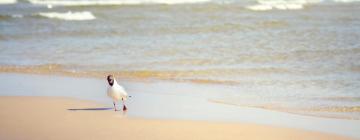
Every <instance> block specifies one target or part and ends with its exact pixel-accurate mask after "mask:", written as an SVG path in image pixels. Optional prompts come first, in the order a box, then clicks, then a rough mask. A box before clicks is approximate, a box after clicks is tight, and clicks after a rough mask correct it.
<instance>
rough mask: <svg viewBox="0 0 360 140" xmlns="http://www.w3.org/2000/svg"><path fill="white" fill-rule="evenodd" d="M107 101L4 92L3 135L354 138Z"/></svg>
mask: <svg viewBox="0 0 360 140" xmlns="http://www.w3.org/2000/svg"><path fill="white" fill-rule="evenodd" d="M104 107H106V106H104V105H101V104H97V103H93V102H89V101H84V100H75V99H71V98H63V97H25V96H1V97H0V139H1V140H14V139H20V140H25V139H26V140H32V139H34V140H45V139H46V140H57V139H61V140H65V139H78V140H81V139H87V140H93V139H104V140H108V139H121V140H145V139H146V140H161V139H164V140H188V139H197V140H199V139H216V140H219V139H222V140H223V139H266V140H272V139H273V140H279V139H292V140H293V139H307V140H309V139H314V140H319V139H326V140H329V139H334V140H335V139H336V140H337V139H350V138H346V137H341V136H336V135H333V134H324V133H319V132H312V131H305V130H299V129H292V128H281V127H274V126H265V125H257V124H249V123H223V122H206V121H180V120H147V119H138V118H127V117H126V116H124V115H123V114H122V112H114V111H113V110H112V109H109V110H101V109H102V108H104ZM69 109H78V110H76V111H74V110H69ZM97 109H99V110H97ZM154 113H156V112H154Z"/></svg>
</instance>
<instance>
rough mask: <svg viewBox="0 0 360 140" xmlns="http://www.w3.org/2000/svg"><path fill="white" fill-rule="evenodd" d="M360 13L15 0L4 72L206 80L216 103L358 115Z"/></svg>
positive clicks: (351, 7)
mask: <svg viewBox="0 0 360 140" xmlns="http://www.w3.org/2000/svg"><path fill="white" fill-rule="evenodd" d="M136 2H137V3H136ZM169 2H171V3H169ZM10 3H14V2H13V1H11V2H10ZM359 12H360V3H358V2H356V1H348V2H345V1H331V0H327V1H326V0H324V1H317V0H312V1H276V0H273V1H252V0H244V1H236V0H227V1H216V0H214V1H192V2H190V1H160V0H159V1H157V0H153V1H141V0H139V1H132V3H127V2H126V1H85V2H79V1H59V0H55V1H48V0H45V1H37V0H31V1H17V2H16V3H15V4H2V5H0V66H1V68H0V70H1V71H3V72H9V71H17V72H30V73H49V74H54V73H56V74H58V73H65V74H71V75H75V76H76V75H81V76H84V75H85V76H86V75H88V76H104V75H106V74H107V73H115V74H116V75H117V76H119V77H122V78H129V79H141V80H158V79H160V80H170V81H176V82H179V83H182V82H195V83H202V84H210V85H211V86H214V87H216V88H215V89H212V88H204V89H203V91H202V92H204V93H206V92H208V91H211V92H217V93H221V94H220V96H217V97H216V98H212V100H211V101H212V102H216V103H224V104H231V105H239V106H251V107H260V108H266V109H275V110H280V111H285V112H293V113H299V114H306V115H316V116H324V117H335V118H344V119H359V118H360V100H359V98H360V93H359V91H360V61H359V60H360V40H359V38H360V15H359V14H355V13H359ZM188 92H191V91H188Z"/></svg>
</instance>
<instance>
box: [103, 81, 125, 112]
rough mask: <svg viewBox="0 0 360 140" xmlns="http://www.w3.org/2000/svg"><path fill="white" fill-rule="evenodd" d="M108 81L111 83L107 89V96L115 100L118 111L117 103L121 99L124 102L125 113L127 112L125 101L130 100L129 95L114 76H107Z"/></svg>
mask: <svg viewBox="0 0 360 140" xmlns="http://www.w3.org/2000/svg"><path fill="white" fill-rule="evenodd" d="M107 81H108V83H109V87H108V89H107V95H108V96H109V97H110V98H112V99H113V103H114V109H115V111H118V110H117V109H116V103H117V102H118V101H119V100H120V99H121V100H122V102H123V111H126V110H127V108H126V106H125V100H126V99H127V98H128V94H127V93H126V91H125V89H124V88H123V87H122V86H120V85H119V84H118V83H117V82H116V80H115V78H114V76H113V75H108V76H107Z"/></svg>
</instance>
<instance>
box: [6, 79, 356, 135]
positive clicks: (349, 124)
mask: <svg viewBox="0 0 360 140" xmlns="http://www.w3.org/2000/svg"><path fill="white" fill-rule="evenodd" d="M0 79H2V80H1V81H3V82H0V89H2V92H1V93H0V97H2V96H21V97H22V96H30V97H31V96H36V97H43V96H47V97H60V98H63V97H65V98H72V99H78V100H80V101H93V102H97V103H99V104H103V105H106V106H103V108H112V101H111V100H110V99H109V98H108V97H107V96H106V94H105V91H106V83H105V82H104V81H103V80H99V79H96V78H82V77H81V78H80V77H66V76H56V75H32V74H18V73H0ZM5 81H6V82H5ZM120 82H121V84H122V85H124V86H125V87H126V88H127V91H128V92H129V93H130V94H131V95H132V98H130V100H129V101H128V102H127V106H128V108H129V111H128V112H127V116H128V117H129V118H144V119H155V120H169V121H173V120H174V121H208V122H221V123H250V124H259V125H270V126H276V127H285V128H294V129H300V130H306V131H314V132H320V133H329V134H334V135H339V136H347V137H352V138H360V135H359V134H358V130H360V121H359V120H343V119H334V118H320V117H313V116H303V115H297V114H293V113H286V112H279V111H273V110H267V109H261V108H251V107H241V106H232V105H226V104H218V103H212V102H209V99H211V98H214V97H216V96H214V95H212V94H208V93H201V92H196V91H202V89H204V85H193V84H186V83H169V82H161V81H159V82H134V81H126V80H121V81H120ZM83 87H86V88H83ZM206 88H207V87H206Z"/></svg>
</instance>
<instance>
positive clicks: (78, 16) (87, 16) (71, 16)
mask: <svg viewBox="0 0 360 140" xmlns="http://www.w3.org/2000/svg"><path fill="white" fill-rule="evenodd" d="M39 15H40V16H43V17H47V18H56V19H61V20H93V19H96V17H95V16H94V15H93V14H92V13H91V12H89V11H84V12H71V11H69V12H66V13H58V12H48V13H39Z"/></svg>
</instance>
